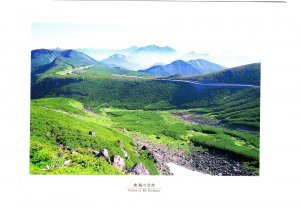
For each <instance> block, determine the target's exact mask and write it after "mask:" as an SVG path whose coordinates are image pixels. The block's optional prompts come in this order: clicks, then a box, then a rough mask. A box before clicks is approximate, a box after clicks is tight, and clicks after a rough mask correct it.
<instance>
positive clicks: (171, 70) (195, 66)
mask: <svg viewBox="0 0 300 214" xmlns="http://www.w3.org/2000/svg"><path fill="white" fill-rule="evenodd" d="M223 69H225V67H224V66H221V65H218V64H215V63H212V62H209V61H207V60H202V59H198V60H190V61H188V62H185V61H183V60H176V61H174V62H172V63H170V64H167V65H156V66H153V67H151V68H148V69H145V70H139V71H140V72H145V73H149V74H152V75H158V76H171V75H175V74H180V75H196V74H206V73H210V72H214V71H220V70H223Z"/></svg>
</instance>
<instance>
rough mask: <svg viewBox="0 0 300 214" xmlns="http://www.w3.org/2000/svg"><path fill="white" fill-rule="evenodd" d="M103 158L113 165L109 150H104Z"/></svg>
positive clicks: (102, 152)
mask: <svg viewBox="0 0 300 214" xmlns="http://www.w3.org/2000/svg"><path fill="white" fill-rule="evenodd" d="M101 156H102V157H104V159H105V160H107V161H108V162H109V163H111V161H110V157H109V153H108V150H107V149H103V150H102V151H101Z"/></svg>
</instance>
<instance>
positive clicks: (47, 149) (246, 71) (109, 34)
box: [28, 23, 261, 176]
mask: <svg viewBox="0 0 300 214" xmlns="http://www.w3.org/2000/svg"><path fill="white" fill-rule="evenodd" d="M218 36H220V35H218ZM224 36H226V35H224ZM217 38H218V37H217V36H216V35H215V34H214V32H209V31H206V30H205V31H204V30H203V31H202V29H198V28H197V29H195V28H194V26H192V25H188V26H187V27H186V28H184V29H178V28H176V27H175V26H163V25H162V26H154V25H145V26H134V25H128V26H124V25H112V26H108V25H97V24H55V23H53V24H51V23H47V24H46V23H45V24H43V23H36V24H32V44H31V47H32V48H31V71H30V77H31V101H30V102H31V104H30V106H31V107H30V109H31V110H30V169H29V172H30V174H40V175H127V176H134V175H170V176H172V175H174V176H176V175H186V176H189V175H192V176H258V175H259V165H260V161H259V160H260V155H259V153H260V140H259V139H260V77H261V64H260V61H261V60H260V59H259V57H258V56H257V55H255V51H252V52H251V51H248V50H245V51H243V50H242V48H241V50H240V51H239V50H238V48H236V46H238V44H239V41H236V42H237V45H236V46H235V47H234V48H233V50H230V44H234V42H235V41H230V43H226V41H225V39H224V40H222V39H221V40H217ZM28 72H29V71H28Z"/></svg>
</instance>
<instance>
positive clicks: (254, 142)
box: [30, 98, 259, 175]
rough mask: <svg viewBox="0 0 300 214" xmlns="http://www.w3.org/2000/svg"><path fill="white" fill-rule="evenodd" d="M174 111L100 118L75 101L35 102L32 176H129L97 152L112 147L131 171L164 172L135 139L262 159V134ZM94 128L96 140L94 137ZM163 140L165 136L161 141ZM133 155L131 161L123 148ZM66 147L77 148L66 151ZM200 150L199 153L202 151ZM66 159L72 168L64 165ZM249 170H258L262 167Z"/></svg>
mask: <svg viewBox="0 0 300 214" xmlns="http://www.w3.org/2000/svg"><path fill="white" fill-rule="evenodd" d="M171 112H172V111H144V110H138V111H136V110H135V111H132V110H124V109H112V108H101V109H98V111H97V114H95V113H92V112H88V111H86V110H84V105H83V104H82V103H80V102H77V101H75V100H72V99H66V98H47V99H38V100H33V101H32V102H31V120H30V121H31V124H30V131H31V132H30V133H31V143H30V145H31V146H30V172H31V173H32V174H113V175H115V174H116V175H117V174H124V173H123V172H121V171H119V170H117V169H116V168H114V167H113V166H112V165H111V164H109V163H108V162H107V161H106V160H104V159H102V158H99V157H95V155H93V154H92V151H93V150H97V151H101V150H103V149H107V150H108V151H109V154H110V156H111V157H112V156H114V155H120V156H121V157H123V158H124V159H125V162H126V169H127V170H128V169H130V168H131V167H132V166H133V165H134V164H136V163H142V164H143V165H144V166H145V167H146V168H147V169H148V170H149V172H150V173H151V174H153V175H155V174H158V169H157V167H156V165H155V161H154V159H153V157H152V156H151V155H150V154H149V153H148V151H146V150H142V149H140V147H138V146H136V144H135V138H134V137H133V136H135V135H138V136H142V137H143V138H145V139H148V141H151V142H152V143H153V144H157V145H161V146H163V147H166V148H173V149H178V150H180V151H184V152H186V153H189V152H190V149H191V143H192V144H193V145H194V146H196V147H198V148H199V149H200V150H203V149H205V148H211V147H215V148H218V149H221V150H224V151H227V152H230V153H232V154H235V155H238V156H239V157H241V158H242V159H245V161H244V164H247V163H251V162H249V161H247V160H252V161H257V160H258V158H259V149H258V148H259V142H258V140H259V136H258V135H257V134H249V133H247V132H238V131H230V130H226V129H220V128H212V127H207V126H202V127H199V126H196V125H190V124H186V123H184V122H182V121H180V120H177V119H176V118H175V117H173V116H172V114H171ZM91 130H93V131H95V132H96V137H93V136H91V135H89V132H90V131H91ZM157 136H159V138H157ZM119 141H121V142H122V143H123V146H124V149H125V151H126V152H127V153H128V158H127V159H126V158H125V156H124V154H123V152H122V150H121V148H120V145H119V143H118V142H119ZM60 145H64V146H65V147H69V148H71V149H72V151H73V152H72V153H70V152H69V150H64V149H60ZM200 150H199V151H200ZM66 161H71V164H70V165H68V166H64V163H65V162H66ZM249 170H252V171H253V170H257V169H256V168H254V169H251V168H249Z"/></svg>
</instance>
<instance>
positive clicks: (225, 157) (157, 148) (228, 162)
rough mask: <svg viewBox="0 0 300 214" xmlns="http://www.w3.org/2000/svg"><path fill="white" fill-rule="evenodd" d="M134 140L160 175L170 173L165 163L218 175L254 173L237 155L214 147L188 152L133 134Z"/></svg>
mask: <svg viewBox="0 0 300 214" xmlns="http://www.w3.org/2000/svg"><path fill="white" fill-rule="evenodd" d="M133 138H134V139H135V142H136V143H137V145H138V146H140V148H141V149H142V150H147V151H149V153H150V154H151V155H152V156H153V158H154V160H155V161H156V165H157V167H158V169H159V171H160V173H161V174H162V175H172V172H171V171H170V168H169V167H168V165H167V163H175V164H176V165H179V166H182V167H185V168H187V169H190V170H193V171H199V172H201V173H204V174H210V175H218V176H243V175H246V176H249V175H254V174H253V173H251V172H248V171H246V170H245V169H244V167H243V166H242V164H241V163H242V161H241V160H239V159H238V158H237V157H235V156H233V155H230V154H228V153H224V152H222V151H220V150H216V149H207V150H206V151H204V152H198V151H196V150H195V148H192V152H191V153H190V154H186V153H184V152H183V151H178V150H173V149H167V148H165V147H163V146H161V145H157V144H155V145H154V144H152V143H151V142H150V141H148V140H145V139H142V138H141V137H140V136H138V135H135V136H133Z"/></svg>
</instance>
